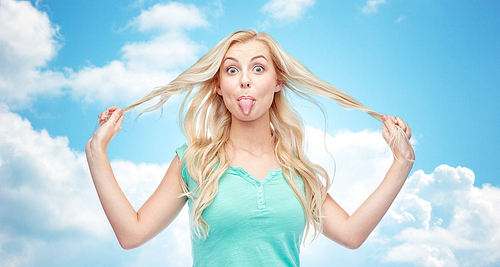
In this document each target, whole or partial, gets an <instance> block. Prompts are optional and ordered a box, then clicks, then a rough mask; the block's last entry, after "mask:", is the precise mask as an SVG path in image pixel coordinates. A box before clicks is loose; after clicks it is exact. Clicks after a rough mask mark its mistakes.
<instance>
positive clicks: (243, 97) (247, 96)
mask: <svg viewBox="0 0 500 267" xmlns="http://www.w3.org/2000/svg"><path fill="white" fill-rule="evenodd" d="M242 99H251V100H253V101H255V98H253V97H252V96H249V95H242V96H240V97H238V99H236V101H240V100H242Z"/></svg>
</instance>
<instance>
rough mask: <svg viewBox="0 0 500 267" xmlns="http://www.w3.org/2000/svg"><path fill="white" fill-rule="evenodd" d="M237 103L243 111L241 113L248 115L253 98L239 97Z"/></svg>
mask: <svg viewBox="0 0 500 267" xmlns="http://www.w3.org/2000/svg"><path fill="white" fill-rule="evenodd" d="M238 105H240V108H241V110H242V111H243V114H245V115H248V114H249V113H250V110H251V109H252V107H253V105H254V100H253V99H246V98H244V99H241V100H240V101H238Z"/></svg>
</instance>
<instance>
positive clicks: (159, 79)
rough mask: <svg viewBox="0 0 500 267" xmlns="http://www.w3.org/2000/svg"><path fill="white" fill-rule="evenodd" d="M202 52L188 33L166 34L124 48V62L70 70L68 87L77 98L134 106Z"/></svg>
mask: <svg viewBox="0 0 500 267" xmlns="http://www.w3.org/2000/svg"><path fill="white" fill-rule="evenodd" d="M202 50H203V48H202V47H201V46H200V45H198V44H196V43H195V42H193V41H192V40H191V39H190V38H189V37H188V36H186V35H185V34H182V33H175V32H169V33H165V34H163V35H160V36H157V37H153V38H152V39H151V40H149V41H147V42H136V43H130V44H127V45H125V46H124V47H123V48H122V52H123V56H122V58H121V60H115V61H112V62H110V63H109V64H108V65H106V66H104V67H96V66H88V67H85V68H83V69H81V70H79V71H78V72H74V71H72V70H68V73H69V75H68V84H69V86H71V88H72V92H71V93H72V94H73V96H75V97H76V98H77V99H84V100H85V101H87V102H94V101H98V102H104V103H123V104H131V103H133V102H136V101H138V100H140V99H141V98H142V97H143V96H145V95H146V94H147V93H149V92H150V91H151V90H152V89H154V88H155V87H157V86H160V85H164V84H167V83H168V82H169V81H171V80H172V79H174V78H175V77H176V76H177V75H178V74H179V73H180V69H182V68H185V67H187V66H188V65H189V64H192V63H194V62H195V61H196V59H197V57H198V56H197V55H198V54H199V52H200V51H202Z"/></svg>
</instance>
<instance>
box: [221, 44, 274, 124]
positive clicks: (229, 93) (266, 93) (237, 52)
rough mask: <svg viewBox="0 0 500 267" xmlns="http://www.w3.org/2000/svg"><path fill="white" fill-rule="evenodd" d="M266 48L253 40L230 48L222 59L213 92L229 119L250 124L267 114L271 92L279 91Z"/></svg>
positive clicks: (272, 93) (271, 99) (272, 94)
mask: <svg viewBox="0 0 500 267" xmlns="http://www.w3.org/2000/svg"><path fill="white" fill-rule="evenodd" d="M282 86H283V82H282V81H281V80H278V77H277V75H276V70H275V67H274V64H273V61H272V59H271V55H270V53H269V51H268V49H267V47H266V46H265V45H264V44H263V43H261V42H259V41H256V40H252V41H248V42H245V43H236V44H234V45H232V46H231V47H230V48H229V50H228V51H227V53H226V55H225V56H224V60H223V62H222V65H221V68H220V74H219V79H218V82H217V93H218V94H219V95H221V96H222V97H223V99H224V104H225V105H226V108H227V109H228V110H229V111H230V112H231V114H232V115H233V118H237V119H239V120H242V121H253V120H257V119H260V118H264V116H267V118H268V114H269V108H270V107H271V104H272V102H273V99H274V93H275V92H278V91H279V90H281V87H282Z"/></svg>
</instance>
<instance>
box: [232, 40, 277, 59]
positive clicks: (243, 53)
mask: <svg viewBox="0 0 500 267" xmlns="http://www.w3.org/2000/svg"><path fill="white" fill-rule="evenodd" d="M258 55H262V56H264V57H266V59H267V60H270V57H271V56H270V53H269V49H268V48H267V46H266V45H265V44H263V43H261V42H259V41H257V40H251V41H247V42H244V43H235V44H233V45H231V47H229V49H228V50H227V52H226V55H225V58H226V57H235V58H241V59H244V58H252V57H254V56H258Z"/></svg>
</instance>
